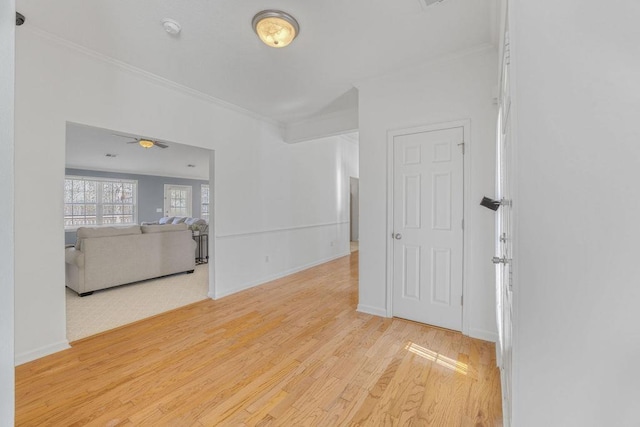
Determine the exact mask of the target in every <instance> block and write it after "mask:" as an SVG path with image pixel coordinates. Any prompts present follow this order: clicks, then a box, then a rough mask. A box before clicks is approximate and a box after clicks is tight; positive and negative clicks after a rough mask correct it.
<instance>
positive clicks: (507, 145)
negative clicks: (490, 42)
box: [494, 25, 513, 427]
mask: <svg viewBox="0 0 640 427" xmlns="http://www.w3.org/2000/svg"><path fill="white" fill-rule="evenodd" d="M507 28H508V25H507ZM509 56H510V48H509V36H508V32H507V33H506V34H505V45H504V49H503V58H502V75H501V88H500V108H499V112H498V126H497V146H496V148H497V159H496V160H497V161H496V196H497V198H498V200H500V201H501V202H502V203H501V205H500V207H499V208H498V210H497V211H496V214H497V215H496V239H495V246H496V251H495V254H496V259H497V261H498V262H497V263H496V317H497V326H498V341H499V342H498V344H499V345H498V355H497V356H498V360H499V361H500V378H501V382H502V413H503V420H504V422H503V424H504V426H505V427H508V426H510V425H511V400H512V389H511V386H512V365H511V363H512V349H513V326H512V319H513V301H512V300H513V292H512V286H513V283H512V270H511V269H512V265H513V227H512V209H513V207H512V204H511V199H512V197H513V195H512V187H511V177H512V165H511V158H512V137H511V126H512V124H511V114H510V109H511V89H510V86H509V73H510V70H509V63H510V59H509ZM500 260H501V261H500ZM494 262H496V261H494Z"/></svg>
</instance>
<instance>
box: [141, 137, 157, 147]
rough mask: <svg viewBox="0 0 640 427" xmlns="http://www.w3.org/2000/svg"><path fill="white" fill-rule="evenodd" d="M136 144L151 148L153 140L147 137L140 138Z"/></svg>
mask: <svg viewBox="0 0 640 427" xmlns="http://www.w3.org/2000/svg"><path fill="white" fill-rule="evenodd" d="M138 144H140V146H141V147H143V148H151V147H153V145H154V144H153V141H149V140H148V139H141V140H140V141H138Z"/></svg>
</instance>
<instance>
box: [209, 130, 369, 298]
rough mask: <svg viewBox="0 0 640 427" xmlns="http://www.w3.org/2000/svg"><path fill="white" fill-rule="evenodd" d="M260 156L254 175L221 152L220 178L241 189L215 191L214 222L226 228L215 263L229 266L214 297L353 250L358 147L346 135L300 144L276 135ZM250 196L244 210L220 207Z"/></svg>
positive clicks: (218, 245)
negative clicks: (352, 191)
mask: <svg viewBox="0 0 640 427" xmlns="http://www.w3.org/2000/svg"><path fill="white" fill-rule="evenodd" d="M218 153H219V152H218V151H217V152H216V156H218ZM255 155H256V159H255V161H256V163H255V170H254V171H253V172H252V175H249V176H248V175H247V174H246V170H245V171H242V170H238V168H237V164H235V163H234V162H229V163H226V164H225V163H224V162H222V161H220V160H219V157H218V162H217V169H216V182H217V183H220V182H221V181H223V180H227V181H229V180H231V181H232V182H233V181H235V182H236V185H237V187H235V186H229V187H228V190H229V191H226V192H221V191H220V190H218V193H217V195H216V206H218V207H219V208H220V210H219V211H217V217H216V218H217V219H216V221H217V222H216V224H223V225H224V224H227V227H224V228H223V229H221V227H218V231H217V232H216V234H217V236H218V239H217V243H216V256H217V261H216V267H217V268H218V269H220V268H223V270H222V271H220V274H219V276H217V278H218V283H217V284H216V294H215V297H220V296H224V295H228V294H230V293H233V292H237V291H238V290H241V289H244V288H246V287H250V286H252V285H254V284H257V283H261V282H264V281H265V280H266V279H273V278H276V277H281V276H283V275H285V274H289V273H292V272H294V271H298V270H300V269H302V268H304V267H308V266H311V265H315V264H317V263H319V262H321V261H325V260H329V259H332V258H334V257H335V256H336V255H338V254H340V255H346V254H348V253H349V176H350V174H353V173H354V169H355V167H356V166H357V146H355V144H353V143H350V142H348V141H346V140H344V139H343V138H341V137H328V138H323V139H318V140H313V141H308V142H304V143H300V144H294V145H284V144H283V143H282V141H276V140H273V141H267V142H263V144H262V145H261V147H260V150H259V152H257V153H255ZM356 173H357V172H356ZM218 187H220V185H218ZM240 188H242V189H243V190H244V191H237V189H240ZM247 191H250V193H249V194H251V196H250V198H249V199H247ZM246 202H248V203H249V204H250V206H246V207H243V208H241V209H239V210H237V209H224V210H223V209H222V207H223V206H225V205H226V206H238V205H239V204H241V203H246ZM238 217H240V221H239V220H238V219H239V218H238ZM267 257H268V259H269V261H268V262H267V261H266V258H267ZM247 265H250V266H252V268H247ZM223 266H224V267H223Z"/></svg>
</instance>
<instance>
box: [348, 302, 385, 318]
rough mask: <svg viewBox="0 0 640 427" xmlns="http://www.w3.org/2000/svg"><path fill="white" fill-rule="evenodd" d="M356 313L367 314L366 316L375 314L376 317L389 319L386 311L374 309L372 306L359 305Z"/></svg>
mask: <svg viewBox="0 0 640 427" xmlns="http://www.w3.org/2000/svg"><path fill="white" fill-rule="evenodd" d="M356 311H358V312H360V313H365V314H373V315H374V316H379V317H389V316H387V311H386V309H384V308H379V307H373V306H370V305H364V304H358V308H356Z"/></svg>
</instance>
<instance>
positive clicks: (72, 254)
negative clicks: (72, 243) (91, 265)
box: [64, 247, 84, 268]
mask: <svg viewBox="0 0 640 427" xmlns="http://www.w3.org/2000/svg"><path fill="white" fill-rule="evenodd" d="M64 262H66V263H67V264H71V265H75V266H77V267H78V268H81V267H84V254H83V253H82V252H80V251H79V250H77V249H76V248H73V247H71V248H66V249H65V250H64Z"/></svg>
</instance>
